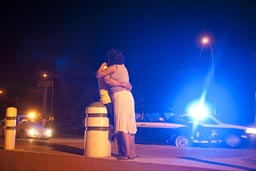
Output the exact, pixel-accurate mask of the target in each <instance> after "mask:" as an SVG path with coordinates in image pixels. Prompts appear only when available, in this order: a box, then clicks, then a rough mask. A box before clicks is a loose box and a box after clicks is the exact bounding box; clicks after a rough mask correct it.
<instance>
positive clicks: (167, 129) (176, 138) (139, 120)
mask: <svg viewBox="0 0 256 171" xmlns="http://www.w3.org/2000/svg"><path fill="white" fill-rule="evenodd" d="M136 125H137V133H136V135H135V143H137V144H141V143H142V144H170V145H173V146H177V147H188V146H191V145H192V138H191V137H192V135H191V134H192V129H191V127H190V126H189V124H188V123H185V122H184V121H180V120H178V119H177V118H176V117H175V116H174V115H165V114H164V113H137V114H136Z"/></svg>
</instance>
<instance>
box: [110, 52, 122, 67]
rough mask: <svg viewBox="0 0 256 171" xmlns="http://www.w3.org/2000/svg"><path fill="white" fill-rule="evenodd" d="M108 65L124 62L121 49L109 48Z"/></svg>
mask: <svg viewBox="0 0 256 171" xmlns="http://www.w3.org/2000/svg"><path fill="white" fill-rule="evenodd" d="M107 58H108V66H110V65H113V64H124V55H123V54H122V52H121V51H119V50H116V49H111V50H109V51H108V54H107Z"/></svg>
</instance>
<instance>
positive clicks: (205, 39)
mask: <svg viewBox="0 0 256 171" xmlns="http://www.w3.org/2000/svg"><path fill="white" fill-rule="evenodd" d="M201 43H202V45H203V46H207V45H208V46H209V47H210V51H211V76H212V79H211V81H212V82H211V88H212V97H213V112H214V114H215V115H216V107H215V94H214V93H215V92H214V86H215V85H214V84H215V78H214V77H215V71H214V70H215V66H214V55H213V48H212V42H211V39H210V37H208V36H203V37H202V39H201Z"/></svg>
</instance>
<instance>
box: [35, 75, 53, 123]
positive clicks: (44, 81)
mask: <svg viewBox="0 0 256 171" xmlns="http://www.w3.org/2000/svg"><path fill="white" fill-rule="evenodd" d="M37 86H38V87H41V88H42V89H43V96H42V125H43V126H45V125H46V113H47V99H48V97H47V96H48V87H51V88H52V92H51V95H52V96H51V114H52V112H53V80H49V79H48V75H47V74H46V73H43V74H42V79H40V80H39V81H38V83H37Z"/></svg>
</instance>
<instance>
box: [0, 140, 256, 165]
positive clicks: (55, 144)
mask: <svg viewBox="0 0 256 171" xmlns="http://www.w3.org/2000/svg"><path fill="white" fill-rule="evenodd" d="M0 148H2V149H4V139H3V138H1V139H0ZM15 149H16V150H19V151H28V152H43V153H54V154H55V153H62V154H63V153H66V154H73V155H79V156H83V155H84V139H83V137H81V136H80V137H74V136H70V137H69V136H66V137H59V138H52V139H50V140H33V139H27V140H22V139H17V140H16V144H15ZM136 151H137V153H138V155H139V158H140V160H145V161H147V162H151V161H152V162H156V161H159V162H161V163H165V164H168V163H169V162H171V161H174V160H173V159H185V160H187V161H191V162H195V161H196V162H199V163H201V164H214V165H216V166H225V167H231V168H233V169H234V170H237V169H238V170H240V169H241V170H254V169H255V170H256V149H255V148H243V149H229V148H217V147H215V148H214V147H211V148H207V147H187V148H179V147H174V146H168V145H145V144H136ZM116 152H117V147H116V144H115V143H112V156H114V155H115V154H116ZM238 161H239V162H240V163H238Z"/></svg>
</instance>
